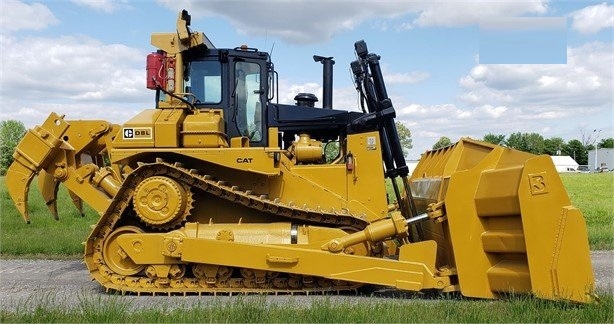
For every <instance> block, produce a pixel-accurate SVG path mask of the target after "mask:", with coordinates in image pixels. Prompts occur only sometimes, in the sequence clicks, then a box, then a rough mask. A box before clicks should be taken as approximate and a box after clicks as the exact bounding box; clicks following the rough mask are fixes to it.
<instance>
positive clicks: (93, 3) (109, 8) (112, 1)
mask: <svg viewBox="0 0 614 324" xmlns="http://www.w3.org/2000/svg"><path fill="white" fill-rule="evenodd" d="M72 3H74V4H76V5H79V6H82V7H89V8H91V9H94V10H99V11H103V12H106V13H113V12H115V11H117V10H119V9H120V8H122V7H123V6H125V5H126V0H72Z"/></svg>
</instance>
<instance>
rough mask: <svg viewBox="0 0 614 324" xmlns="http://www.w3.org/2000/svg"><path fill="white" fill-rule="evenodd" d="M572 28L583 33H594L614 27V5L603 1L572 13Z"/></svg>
mask: <svg viewBox="0 0 614 324" xmlns="http://www.w3.org/2000/svg"><path fill="white" fill-rule="evenodd" d="M570 17H571V19H572V23H571V28H572V29H574V30H576V31H578V32H580V33H582V34H593V33H596V32H598V31H600V30H601V29H603V28H609V27H614V6H612V5H608V4H607V3H605V2H604V3H601V4H598V5H594V6H589V7H586V8H583V9H580V10H578V11H575V12H572V13H571V14H570Z"/></svg>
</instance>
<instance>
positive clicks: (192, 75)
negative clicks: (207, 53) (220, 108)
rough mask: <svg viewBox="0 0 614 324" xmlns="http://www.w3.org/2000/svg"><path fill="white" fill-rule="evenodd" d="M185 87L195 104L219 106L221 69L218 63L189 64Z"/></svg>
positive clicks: (200, 62)
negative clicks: (193, 97) (187, 88)
mask: <svg viewBox="0 0 614 324" xmlns="http://www.w3.org/2000/svg"><path fill="white" fill-rule="evenodd" d="M188 75H189V78H188V80H187V82H186V85H187V86H188V87H189V89H190V90H189V92H191V93H192V94H193V95H194V96H195V103H197V104H219V103H220V102H221V101H222V68H221V64H220V62H218V61H194V62H191V63H190V72H189V74H188Z"/></svg>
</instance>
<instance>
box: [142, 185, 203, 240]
mask: <svg viewBox="0 0 614 324" xmlns="http://www.w3.org/2000/svg"><path fill="white" fill-rule="evenodd" d="M192 201H193V200H192V192H191V191H190V189H189V188H186V187H184V186H183V185H181V184H180V183H179V182H177V181H176V180H174V179H171V178H169V177H166V176H154V177H150V178H146V179H144V180H143V181H142V182H141V183H139V184H138V186H137V187H136V189H135V193H134V196H133V204H134V210H135V211H136V214H137V215H138V217H139V218H140V219H141V220H142V221H143V222H144V223H145V224H146V225H148V226H151V227H153V228H158V229H172V228H175V227H177V226H179V225H181V224H182V223H183V222H184V221H185V220H186V218H187V217H188V216H189V215H190V210H191V209H192Z"/></svg>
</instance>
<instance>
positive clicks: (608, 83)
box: [459, 42, 614, 116]
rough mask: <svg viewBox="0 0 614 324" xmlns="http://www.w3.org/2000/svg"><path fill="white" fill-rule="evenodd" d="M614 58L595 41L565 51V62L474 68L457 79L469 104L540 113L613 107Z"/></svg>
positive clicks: (606, 48)
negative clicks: (516, 108)
mask: <svg viewBox="0 0 614 324" xmlns="http://www.w3.org/2000/svg"><path fill="white" fill-rule="evenodd" d="M613 55H614V52H613V51H612V48H611V46H609V45H606V44H603V43H597V42H596V43H588V44H585V45H583V46H580V47H575V48H568V53H567V56H568V62H567V64H550V65H529V64H527V65H519V64H517V65H513V64H510V65H505V64H500V65H495V64H493V65H477V66H475V67H474V68H473V69H472V70H471V71H470V72H469V73H468V75H466V76H465V77H463V78H461V79H460V81H459V85H460V86H461V88H463V89H464V90H465V92H464V93H463V94H462V95H461V99H463V100H464V101H465V102H467V103H468V104H470V105H473V106H479V105H485V104H490V105H493V106H497V105H506V106H519V107H524V109H526V110H527V111H535V110H537V111H539V112H540V113H541V112H544V111H552V112H556V111H561V110H565V109H570V108H580V109H581V108H589V107H605V106H608V105H610V107H611V104H612V71H613V69H614V63H613V61H612V57H613ZM538 115H539V114H538ZM543 116H549V114H544V115H543Z"/></svg>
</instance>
